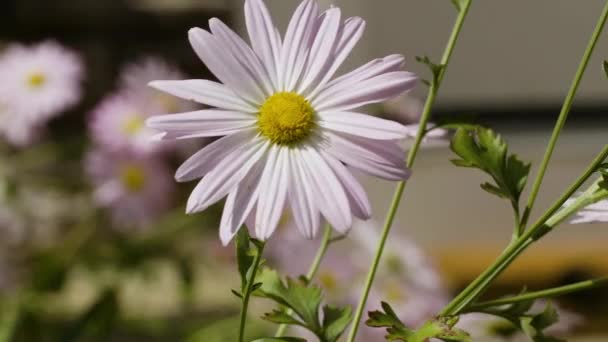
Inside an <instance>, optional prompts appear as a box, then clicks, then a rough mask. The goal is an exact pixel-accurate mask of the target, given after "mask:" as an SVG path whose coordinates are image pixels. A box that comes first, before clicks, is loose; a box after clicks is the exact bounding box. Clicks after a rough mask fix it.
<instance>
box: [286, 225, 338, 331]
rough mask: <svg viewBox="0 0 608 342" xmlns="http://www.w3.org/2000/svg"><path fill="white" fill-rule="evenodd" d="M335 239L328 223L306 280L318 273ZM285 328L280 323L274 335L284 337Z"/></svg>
mask: <svg viewBox="0 0 608 342" xmlns="http://www.w3.org/2000/svg"><path fill="white" fill-rule="evenodd" d="M334 241H335V240H332V238H331V225H330V224H329V223H328V224H326V225H325V234H323V240H321V245H320V246H319V249H318V250H317V255H315V259H314V261H313V262H312V264H311V265H310V268H309V269H308V273H306V280H307V281H308V282H311V281H312V280H313V279H314V277H315V276H316V275H317V271H319V266H321V261H322V260H323V257H324V256H325V253H327V249H328V248H329V245H331V244H332V243H333V242H334ZM286 313H287V314H288V315H291V314H293V310H291V309H289V310H287V312H286ZM285 330H287V324H281V325H279V328H278V329H277V332H276V333H275V334H274V337H282V336H283V335H284V334H285Z"/></svg>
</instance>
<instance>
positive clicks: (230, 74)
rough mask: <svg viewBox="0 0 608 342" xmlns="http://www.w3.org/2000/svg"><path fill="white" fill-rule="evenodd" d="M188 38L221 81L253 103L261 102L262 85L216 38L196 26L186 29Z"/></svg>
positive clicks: (262, 96)
mask: <svg viewBox="0 0 608 342" xmlns="http://www.w3.org/2000/svg"><path fill="white" fill-rule="evenodd" d="M188 38H189V39H190V44H191V45H192V48H193V49H194V51H195V52H196V54H197V55H198V57H199V58H200V59H201V60H202V61H203V62H204V63H205V65H206V66H207V68H209V70H210V71H211V72H212V73H213V74H214V75H215V76H216V77H217V78H218V79H219V80H220V81H222V83H224V84H225V85H227V86H228V87H229V88H230V89H232V90H233V91H234V92H235V93H236V94H237V95H239V96H240V97H242V98H243V99H245V100H247V101H249V102H251V103H252V104H254V105H261V104H262V103H263V101H264V99H265V97H264V92H263V91H262V85H260V84H258V83H257V82H256V81H255V79H253V77H251V75H250V74H249V73H248V72H247V69H245V68H244V67H243V66H242V65H241V64H240V63H239V62H238V61H237V60H236V59H235V58H234V56H232V54H230V53H228V52H227V51H226V47H225V46H224V45H223V44H221V43H220V42H219V41H218V40H217V38H215V37H214V36H213V35H212V34H211V33H209V32H207V31H205V30H203V29H201V28H198V27H195V28H192V29H190V31H188Z"/></svg>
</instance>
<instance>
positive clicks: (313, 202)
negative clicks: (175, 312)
mask: <svg viewBox="0 0 608 342" xmlns="http://www.w3.org/2000/svg"><path fill="white" fill-rule="evenodd" d="M245 17H246V23H247V27H248V31H249V33H250V38H251V41H252V44H251V45H252V46H249V45H247V43H246V42H245V41H244V40H243V39H241V38H240V37H239V36H238V35H237V34H236V33H235V32H234V31H232V30H231V29H230V28H228V27H227V26H226V25H225V24H224V23H222V22H221V21H220V20H218V19H216V18H214V19H211V21H210V24H209V25H210V32H209V31H206V30H203V29H201V28H193V29H191V30H190V31H189V38H190V43H191V44H192V47H193V48H194V50H195V52H196V53H197V54H198V56H199V57H200V58H201V60H202V61H203V62H204V63H205V64H206V65H207V67H208V68H209V69H210V70H211V72H212V73H214V75H215V76H216V77H217V78H218V79H219V80H220V81H221V82H222V83H217V82H213V81H209V80H184V81H155V82H152V83H151V86H153V87H155V88H157V89H160V90H163V91H166V92H168V93H170V94H173V95H175V96H178V97H180V98H184V99H194V100H196V101H198V102H200V103H202V104H205V105H208V106H212V107H214V109H208V110H201V111H195V112H187V113H181V114H173V115H162V116H157V117H153V118H150V119H148V121H147V123H148V125H149V126H150V127H152V128H154V129H157V130H159V131H160V132H163V133H164V134H163V138H164V139H187V138H201V137H222V138H221V139H219V140H217V141H216V142H214V143H212V144H209V145H208V146H206V147H205V148H204V149H202V150H201V151H200V152H198V153H196V154H194V155H193V156H192V157H191V158H190V159H189V160H188V161H186V162H185V163H184V164H183V165H182V167H181V168H180V169H179V170H178V171H177V177H176V178H177V180H178V181H191V180H195V179H200V178H202V180H201V181H200V183H199V185H198V186H197V187H196V188H195V189H194V190H193V192H192V194H191V196H190V198H189V200H188V206H187V211H188V213H196V212H200V211H203V210H205V209H207V208H208V207H209V206H211V205H213V204H214V203H216V202H218V201H220V200H221V199H223V198H225V197H227V200H226V205H225V206H224V213H223V219H222V223H221V225H220V238H221V240H222V242H223V243H224V244H228V243H229V242H230V241H231V240H232V238H233V237H234V235H235V234H236V233H237V231H238V229H240V228H241V226H242V225H243V223H244V222H245V220H246V219H247V217H248V216H250V215H255V226H254V227H251V228H253V229H252V231H253V235H254V236H255V237H256V238H258V239H260V240H264V241H266V240H268V239H269V238H270V237H271V236H272V234H273V233H274V231H275V229H276V228H277V226H278V224H279V220H280V217H281V215H282V213H283V210H284V209H287V208H289V209H290V210H291V211H292V214H293V217H294V220H295V222H296V226H297V228H298V230H299V231H300V232H301V234H302V235H303V236H305V237H307V238H314V237H315V236H316V235H317V233H318V231H319V227H320V222H321V221H322V218H323V219H325V220H327V221H328V222H330V223H331V225H332V227H333V228H334V229H335V230H336V231H338V232H339V233H341V234H344V233H346V232H347V231H348V230H349V229H350V227H351V225H352V221H353V217H358V218H362V219H368V218H369V217H370V216H371V206H370V205H369V200H368V198H367V194H366V193H365V191H364V189H363V188H362V186H361V185H360V184H359V182H358V181H357V180H356V179H355V178H354V177H353V175H352V174H351V172H350V171H349V170H348V169H347V168H346V167H345V164H346V165H349V166H351V167H353V168H357V169H360V170H362V171H364V172H367V173H369V174H371V175H374V176H376V177H379V178H383V179H388V180H403V179H407V178H408V177H409V175H410V172H409V170H408V169H407V167H406V165H405V162H404V160H403V154H404V151H403V150H402V149H401V147H400V146H399V145H398V143H397V142H396V140H398V139H401V138H404V137H405V132H404V127H403V126H402V125H400V124H398V123H396V122H392V121H389V120H383V119H379V118H375V117H373V116H369V115H365V114H362V113H360V112H357V109H358V108H361V107H363V106H365V105H367V104H373V103H381V102H383V101H386V100H388V99H391V98H393V97H395V96H397V95H399V94H402V93H404V92H407V91H410V90H411V89H413V88H414V86H415V84H416V82H417V77H416V76H415V75H414V74H413V73H411V72H407V71H404V70H403V66H404V57H403V56H400V55H390V56H387V57H385V58H381V59H377V60H374V61H372V62H370V63H368V64H366V65H364V66H362V67H360V68H358V69H357V70H355V71H353V72H350V73H348V74H346V75H343V76H341V77H338V78H335V79H333V77H334V75H335V73H336V72H337V71H338V69H339V67H340V66H341V65H342V63H343V62H344V60H345V59H346V57H347V56H348V55H349V53H350V52H351V50H352V48H353V47H354V46H355V45H356V43H357V41H358V40H359V38H360V37H361V35H362V33H363V31H364V28H365V22H364V21H363V20H362V19H361V18H349V19H347V20H346V21H343V18H342V13H341V11H340V9H339V8H338V7H332V8H330V9H328V10H327V11H325V12H321V11H320V8H319V5H318V4H317V1H314V0H305V1H302V2H301V3H300V5H299V6H298V8H297V9H296V10H295V12H294V15H293V17H292V20H291V22H290V24H289V26H288V29H287V32H286V34H285V39H284V40H283V41H282V40H281V39H280V35H279V34H277V32H278V30H277V28H276V27H275V26H274V24H273V22H272V19H271V17H270V14H269V11H268V8H267V7H266V6H265V4H264V2H263V1H262V0H247V1H245ZM268 33H270V34H268Z"/></svg>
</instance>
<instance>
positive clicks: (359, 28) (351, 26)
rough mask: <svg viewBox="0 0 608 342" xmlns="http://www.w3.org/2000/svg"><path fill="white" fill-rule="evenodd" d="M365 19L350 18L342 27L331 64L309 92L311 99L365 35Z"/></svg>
mask: <svg viewBox="0 0 608 342" xmlns="http://www.w3.org/2000/svg"><path fill="white" fill-rule="evenodd" d="M365 25H366V24H365V21H364V20H363V19H361V18H359V17H353V18H348V19H347V20H346V22H345V23H344V25H343V27H342V28H341V34H340V40H339V42H338V45H337V46H336V48H335V50H334V54H333V56H332V60H331V66H330V67H329V69H328V70H327V72H326V73H325V74H324V76H323V78H322V79H321V81H319V84H318V85H316V87H315V88H314V90H313V91H312V92H311V93H310V94H309V97H308V98H309V99H313V98H314V97H315V96H316V95H317V94H318V93H319V92H320V91H321V90H323V88H324V87H325V85H326V84H327V82H329V81H330V80H331V78H332V77H333V76H334V74H335V73H336V72H337V71H338V69H339V68H340V66H342V63H344V61H345V60H346V58H347V57H348V56H349V55H350V53H351V51H352V50H353V49H354V47H355V46H356V45H357V43H358V42H359V39H361V36H363V32H364V31H365Z"/></svg>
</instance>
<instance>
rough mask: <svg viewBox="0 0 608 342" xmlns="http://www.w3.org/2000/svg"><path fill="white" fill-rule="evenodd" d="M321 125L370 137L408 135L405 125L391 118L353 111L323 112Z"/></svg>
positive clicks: (396, 138)
mask: <svg viewBox="0 0 608 342" xmlns="http://www.w3.org/2000/svg"><path fill="white" fill-rule="evenodd" d="M319 116H320V117H321V120H320V122H319V125H320V126H321V127H324V128H327V129H330V130H332V131H338V132H344V133H348V134H353V135H358V136H361V137H365V138H370V139H378V140H398V139H403V138H405V137H406V136H407V133H408V130H407V128H406V127H405V126H403V125H401V124H400V123H397V122H395V121H391V120H385V119H380V118H377V117H373V116H371V115H365V114H359V113H353V112H321V113H319Z"/></svg>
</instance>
